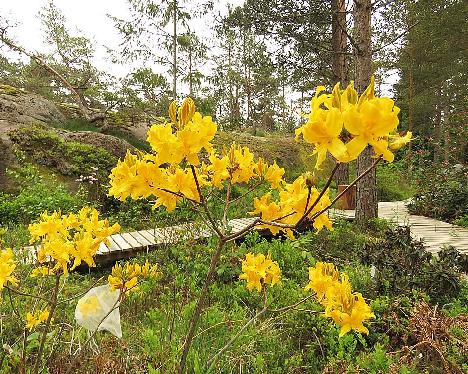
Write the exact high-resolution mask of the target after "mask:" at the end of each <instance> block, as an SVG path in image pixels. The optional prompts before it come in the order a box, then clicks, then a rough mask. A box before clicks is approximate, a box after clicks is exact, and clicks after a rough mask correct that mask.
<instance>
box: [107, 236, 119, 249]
mask: <svg viewBox="0 0 468 374" xmlns="http://www.w3.org/2000/svg"><path fill="white" fill-rule="evenodd" d="M107 239H108V240H109V245H108V246H107V247H108V248H109V252H120V251H121V250H122V249H121V248H120V247H119V245H118V244H117V243H116V242H114V240H113V239H112V236H110V237H109V238H107Z"/></svg>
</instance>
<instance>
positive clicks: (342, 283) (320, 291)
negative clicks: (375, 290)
mask: <svg viewBox="0 0 468 374" xmlns="http://www.w3.org/2000/svg"><path fill="white" fill-rule="evenodd" d="M305 290H306V291H307V290H312V291H313V292H315V294H316V296H317V299H318V301H319V302H320V303H321V304H322V305H323V306H324V307H325V316H326V317H330V318H332V319H333V321H334V322H335V323H336V324H337V325H339V326H341V330H340V337H341V336H343V335H344V334H346V333H348V332H349V331H351V330H356V331H358V332H361V333H364V334H368V333H369V330H367V328H366V327H365V326H364V325H363V322H364V321H366V320H369V319H371V318H375V316H374V313H372V309H371V307H370V306H369V305H368V304H367V303H366V302H365V300H364V298H363V297H362V295H361V294H360V293H358V292H352V289H351V283H350V282H349V279H348V276H347V274H344V273H343V274H341V275H340V273H339V272H338V270H337V269H336V267H335V265H333V264H331V263H323V262H317V264H316V265H315V267H311V268H309V283H308V284H307V286H306V287H305Z"/></svg>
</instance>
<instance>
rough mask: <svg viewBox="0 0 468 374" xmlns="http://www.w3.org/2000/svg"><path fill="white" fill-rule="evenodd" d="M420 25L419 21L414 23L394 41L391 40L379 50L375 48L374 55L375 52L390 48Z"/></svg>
mask: <svg viewBox="0 0 468 374" xmlns="http://www.w3.org/2000/svg"><path fill="white" fill-rule="evenodd" d="M418 24H419V21H417V22H415V23H413V24H412V25H410V26H409V27H408V28H407V29H406V30H405V31H403V32H401V33H400V34H398V35H397V36H395V38H393V39H392V40H390V41H389V42H387V43H385V44H384V45H381V46H380V47H378V48H375V49H373V50H372V53H375V52H378V51H380V50H382V49H384V48H386V47H388V46H389V45H392V44H393V43H395V42H396V41H397V40H398V39H400V38H401V37H403V36H405V35H406V34H407V33H409V32H410V30H411V29H412V28H414V27H415V26H417V25H418Z"/></svg>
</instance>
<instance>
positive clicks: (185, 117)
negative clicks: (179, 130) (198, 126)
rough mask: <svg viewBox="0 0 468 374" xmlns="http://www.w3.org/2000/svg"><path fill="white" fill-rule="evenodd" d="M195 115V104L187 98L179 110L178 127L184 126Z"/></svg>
mask: <svg viewBox="0 0 468 374" xmlns="http://www.w3.org/2000/svg"><path fill="white" fill-rule="evenodd" d="M194 114H195V103H194V102H193V100H192V99H191V98H190V97H187V98H186V99H185V100H184V101H183V103H182V105H181V107H180V108H179V120H180V127H182V126H185V125H186V124H187V123H188V122H189V121H190V120H191V119H192V117H193V115H194Z"/></svg>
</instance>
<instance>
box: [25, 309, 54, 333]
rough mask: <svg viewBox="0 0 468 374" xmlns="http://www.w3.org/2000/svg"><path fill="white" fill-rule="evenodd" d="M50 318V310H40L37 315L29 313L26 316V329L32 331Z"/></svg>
mask: <svg viewBox="0 0 468 374" xmlns="http://www.w3.org/2000/svg"><path fill="white" fill-rule="evenodd" d="M48 318H49V310H48V309H44V310H38V311H37V312H36V313H34V314H32V313H30V312H28V313H27V314H26V328H27V329H29V330H32V329H33V328H35V327H36V326H38V325H40V324H41V323H42V322H45V321H47V319H48Z"/></svg>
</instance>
